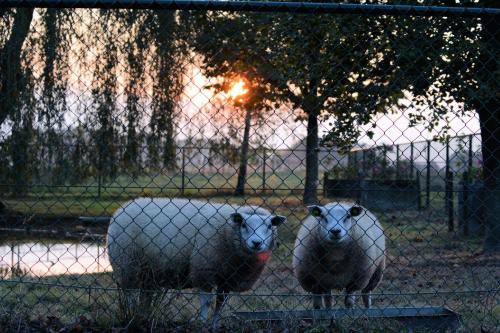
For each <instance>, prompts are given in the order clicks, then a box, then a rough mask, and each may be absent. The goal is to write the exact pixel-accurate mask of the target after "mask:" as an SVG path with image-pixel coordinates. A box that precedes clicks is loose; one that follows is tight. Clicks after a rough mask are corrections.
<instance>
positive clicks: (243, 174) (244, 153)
mask: <svg viewBox="0 0 500 333" xmlns="http://www.w3.org/2000/svg"><path fill="white" fill-rule="evenodd" d="M251 120H252V111H251V110H250V109H248V110H247V112H246V114H245V129H244V132H243V142H242V143H241V158H240V169H239V171H238V184H237V185H236V190H235V191H234V195H238V196H241V195H245V183H246V178H247V164H248V147H249V141H250V122H251Z"/></svg>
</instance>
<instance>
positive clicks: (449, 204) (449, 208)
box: [445, 171, 455, 231]
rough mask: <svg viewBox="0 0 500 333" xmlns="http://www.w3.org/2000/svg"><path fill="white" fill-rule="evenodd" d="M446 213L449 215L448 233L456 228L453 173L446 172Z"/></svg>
mask: <svg viewBox="0 0 500 333" xmlns="http://www.w3.org/2000/svg"><path fill="white" fill-rule="evenodd" d="M445 200H446V213H447V214H448V231H453V230H454V229H455V226H454V221H453V220H454V218H453V217H454V216H453V215H454V214H453V210H454V209H453V172H451V171H447V172H446V193H445Z"/></svg>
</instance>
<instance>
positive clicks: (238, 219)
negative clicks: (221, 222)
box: [231, 213, 243, 224]
mask: <svg viewBox="0 0 500 333" xmlns="http://www.w3.org/2000/svg"><path fill="white" fill-rule="evenodd" d="M231 220H233V222H234V223H236V224H241V223H243V216H241V214H240V213H233V214H231Z"/></svg>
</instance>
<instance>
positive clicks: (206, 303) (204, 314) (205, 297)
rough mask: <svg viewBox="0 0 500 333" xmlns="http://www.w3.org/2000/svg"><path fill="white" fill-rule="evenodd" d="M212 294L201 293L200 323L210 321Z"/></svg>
mask: <svg viewBox="0 0 500 333" xmlns="http://www.w3.org/2000/svg"><path fill="white" fill-rule="evenodd" d="M212 298H213V296H212V294H211V293H210V292H201V293H200V321H202V322H207V320H208V309H209V308H210V304H211V303H212Z"/></svg>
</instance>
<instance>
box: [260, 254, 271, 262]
mask: <svg viewBox="0 0 500 333" xmlns="http://www.w3.org/2000/svg"><path fill="white" fill-rule="evenodd" d="M270 256H271V253H270V252H261V253H259V254H257V259H259V261H262V262H266V261H268V260H269V257H270Z"/></svg>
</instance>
